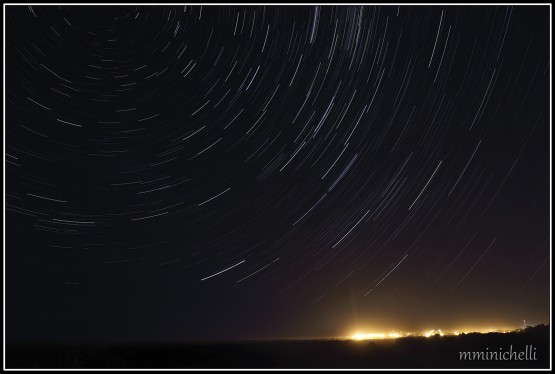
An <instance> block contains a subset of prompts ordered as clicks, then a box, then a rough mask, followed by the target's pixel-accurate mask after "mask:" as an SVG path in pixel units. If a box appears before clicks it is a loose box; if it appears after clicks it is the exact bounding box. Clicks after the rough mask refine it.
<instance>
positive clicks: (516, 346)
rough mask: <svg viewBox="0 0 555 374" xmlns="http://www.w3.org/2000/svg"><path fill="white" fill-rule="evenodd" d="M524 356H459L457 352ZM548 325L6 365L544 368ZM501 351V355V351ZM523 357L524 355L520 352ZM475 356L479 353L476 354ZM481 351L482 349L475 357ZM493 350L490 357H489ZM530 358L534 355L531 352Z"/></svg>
mask: <svg viewBox="0 0 555 374" xmlns="http://www.w3.org/2000/svg"><path fill="white" fill-rule="evenodd" d="M525 350H526V352H527V356H528V357H527V358H528V359H526V360H525V359H522V360H517V359H511V360H500V359H489V360H487V359H481V360H480V359H473V360H461V359H460V355H461V354H460V352H509V353H511V352H516V353H514V354H513V356H512V357H514V358H516V357H517V354H518V353H519V352H521V351H522V352H524V351H525ZM549 352H550V341H549V328H548V326H545V325H539V326H535V327H529V328H527V329H525V330H518V331H515V332H511V333H488V334H478V333H476V334H474V333H472V334H462V335H459V336H439V335H436V336H432V337H429V338H425V337H408V338H400V339H396V340H367V341H351V340H290V341H246V342H216V343H185V344H149V345H147V344H128V345H104V346H92V345H75V344H55V345H53V344H48V345H45V344H41V345H29V344H27V345H22V344H19V345H8V346H7V347H6V367H7V368H549ZM506 356H508V355H506ZM521 356H522V357H523V358H524V355H521ZM477 357H478V358H480V357H479V354H478V356H477ZM482 357H485V356H482ZM491 357H493V356H491ZM534 358H535V359H534Z"/></svg>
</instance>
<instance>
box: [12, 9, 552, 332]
mask: <svg viewBox="0 0 555 374" xmlns="http://www.w3.org/2000/svg"><path fill="white" fill-rule="evenodd" d="M5 29H6V36H5V39H6V44H5V99H4V100H5V122H4V127H5V168H6V169H5V216H6V224H5V243H6V246H5V247H6V249H5V258H6V282H7V285H6V290H7V291H6V292H7V293H6V304H7V308H6V316H7V317H6V318H7V321H9V323H7V324H6V326H7V337H8V339H12V340H31V341H32V340H64V339H77V340H80V339H97V340H130V339H142V340H159V339H162V340H167V339H170V340H179V339H205V338H206V339H217V338H238V339H240V338H247V337H262V338H268V337H321V336H338V335H345V334H346V333H347V332H348V331H351V330H352V329H353V328H355V327H357V328H367V329H372V328H374V329H378V331H387V329H389V328H396V329H404V330H405V331H416V330H419V329H428V330H429V329H437V328H444V329H446V330H447V329H451V330H456V329H461V328H464V327H468V326H471V327H477V328H482V327H492V326H493V327H495V328H505V327H507V326H509V327H513V326H520V325H521V322H522V320H523V319H526V320H528V321H531V322H533V323H546V322H548V321H549V292H550V286H549V277H550V273H549V270H550V262H549V261H547V260H548V259H549V258H550V249H551V241H550V209H549V202H550V193H551V185H550V171H549V170H550V142H549V136H550V72H551V66H550V46H549V7H547V6H406V5H405V6H366V5H364V6H362V5H352V6H328V5H313V6H308V5H306V6H238V5H227V6H207V5H204V6H200V5H196V6H190V5H179V6H178V5H175V6H143V5H141V6H132V5H129V6H109V5H105V6H54V5H51V6H15V5H13V6H7V7H6V8H5Z"/></svg>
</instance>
